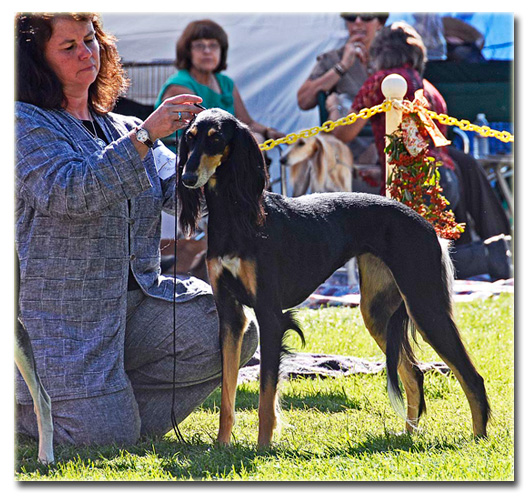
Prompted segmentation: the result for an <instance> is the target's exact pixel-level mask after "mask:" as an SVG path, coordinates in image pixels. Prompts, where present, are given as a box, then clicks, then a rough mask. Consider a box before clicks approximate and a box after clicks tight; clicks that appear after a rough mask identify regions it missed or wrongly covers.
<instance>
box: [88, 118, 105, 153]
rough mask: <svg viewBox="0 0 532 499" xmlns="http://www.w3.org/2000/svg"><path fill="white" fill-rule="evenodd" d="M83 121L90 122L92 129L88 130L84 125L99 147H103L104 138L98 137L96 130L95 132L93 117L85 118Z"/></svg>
mask: <svg viewBox="0 0 532 499" xmlns="http://www.w3.org/2000/svg"><path fill="white" fill-rule="evenodd" d="M85 122H89V123H90V124H91V127H92V131H91V130H89V129H88V128H87V127H84V128H85V129H86V130H87V131H88V132H89V133H90V134H91V135H93V136H94V140H95V141H96V143H97V144H98V145H99V146H100V147H101V148H104V147H105V146H106V145H107V144H106V143H105V141H104V140H102V139H100V137H98V132H96V126H95V125H94V119H92V120H85Z"/></svg>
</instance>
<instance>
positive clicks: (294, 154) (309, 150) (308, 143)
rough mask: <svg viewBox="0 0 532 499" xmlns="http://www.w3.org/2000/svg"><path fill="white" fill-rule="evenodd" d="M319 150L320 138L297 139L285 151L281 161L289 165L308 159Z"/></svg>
mask: <svg viewBox="0 0 532 499" xmlns="http://www.w3.org/2000/svg"><path fill="white" fill-rule="evenodd" d="M317 152H318V139H317V138H316V137H309V138H307V139H297V140H296V141H295V142H294V143H293V144H291V145H289V146H288V148H287V149H286V150H285V151H284V152H283V155H282V156H281V163H282V164H283V165H286V166H288V167H291V166H294V165H297V164H298V163H302V162H303V161H308V160H309V159H310V158H312V157H313V156H314V155H315V154H316V153H317Z"/></svg>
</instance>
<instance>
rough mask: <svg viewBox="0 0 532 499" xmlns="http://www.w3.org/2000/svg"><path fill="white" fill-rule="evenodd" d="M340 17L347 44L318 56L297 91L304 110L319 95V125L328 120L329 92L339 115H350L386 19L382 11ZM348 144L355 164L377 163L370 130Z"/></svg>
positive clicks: (314, 102)
mask: <svg viewBox="0 0 532 499" xmlns="http://www.w3.org/2000/svg"><path fill="white" fill-rule="evenodd" d="M340 15H341V16H342V18H343V19H344V21H345V27H346V29H347V32H348V35H349V37H348V39H347V42H346V43H345V45H344V46H343V47H340V48H338V49H334V50H330V51H328V52H325V53H323V54H320V55H319V56H318V58H317V59H318V60H317V62H316V64H315V65H314V67H313V68H312V71H311V73H310V76H309V77H308V78H307V79H306V80H305V82H304V83H303V85H301V88H300V89H299V90H298V92H297V103H298V105H299V107H300V108H301V109H303V110H308V109H312V108H314V107H316V106H317V105H318V102H319V100H320V97H319V96H320V94H321V97H322V98H323V100H322V101H321V102H320V122H325V121H326V120H329V119H331V117H330V114H329V113H328V112H327V110H326V109H325V108H324V106H323V104H324V102H325V95H326V94H329V93H330V92H335V93H337V94H338V96H339V98H338V101H337V104H336V107H337V109H338V111H339V113H340V115H341V116H344V115H346V114H348V113H349V109H350V108H351V104H352V102H353V99H354V98H355V95H356V94H357V93H358V91H359V90H360V87H362V85H363V84H364V82H365V81H366V78H367V77H368V60H369V48H370V46H371V43H372V42H373V39H374V38H375V35H376V34H377V33H378V32H379V30H380V29H382V27H383V26H384V25H385V24H386V20H387V19H388V14H387V13H385V12H381V13H370V12H367V13H356V12H343V13H342V14H340ZM348 145H349V148H350V149H351V152H352V153H353V158H354V159H355V162H357V163H361V164H373V165H374V164H376V162H377V153H376V151H375V144H374V141H373V137H372V134H371V130H370V128H369V127H367V128H366V130H364V132H363V133H362V134H360V135H358V136H357V137H355V138H354V139H353V140H352V141H351V142H349V144H348Z"/></svg>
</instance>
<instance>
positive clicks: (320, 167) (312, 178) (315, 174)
mask: <svg viewBox="0 0 532 499" xmlns="http://www.w3.org/2000/svg"><path fill="white" fill-rule="evenodd" d="M281 163H282V164H283V165H285V166H287V167H289V168H290V183H291V184H292V189H293V192H292V194H293V196H301V195H303V194H305V193H306V192H307V190H308V189H309V187H310V192H349V191H352V190H353V188H352V184H353V170H354V160H353V154H352V153H351V150H350V149H349V147H348V146H347V145H345V144H344V143H343V142H342V141H341V140H340V139H337V138H336V137H335V136H334V135H330V134H329V135H327V134H319V135H316V136H314V137H309V138H306V139H298V140H297V141H296V142H294V143H293V144H291V145H290V146H288V149H286V151H284V152H283V155H282V156H281Z"/></svg>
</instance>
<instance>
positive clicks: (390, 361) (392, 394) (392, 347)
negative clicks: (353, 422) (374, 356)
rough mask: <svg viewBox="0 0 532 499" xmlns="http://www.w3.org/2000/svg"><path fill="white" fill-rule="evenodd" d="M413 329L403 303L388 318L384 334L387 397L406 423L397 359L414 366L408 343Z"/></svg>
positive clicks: (412, 353) (413, 358) (412, 354)
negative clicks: (401, 358)
mask: <svg viewBox="0 0 532 499" xmlns="http://www.w3.org/2000/svg"><path fill="white" fill-rule="evenodd" d="M414 331H415V328H414V325H413V323H412V321H411V320H410V317H408V313H407V311H406V305H405V303H404V302H403V303H401V305H400V307H399V308H398V309H397V310H396V311H395V312H394V314H393V315H392V316H391V317H390V320H389V322H388V330H387V334H386V372H387V378H388V385H387V391H388V397H389V399H390V404H391V405H392V407H393V409H394V410H395V412H397V414H399V416H400V417H402V418H403V419H404V420H405V421H406V418H407V416H406V411H405V406H404V401H403V395H402V393H401V388H400V387H399V376H398V373H397V370H398V367H399V359H400V357H401V356H403V361H406V362H411V363H412V364H415V362H416V359H415V356H414V352H413V351H412V347H411V345H410V341H409V338H408V336H409V332H411V333H412V334H413V333H414Z"/></svg>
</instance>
